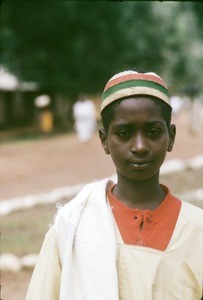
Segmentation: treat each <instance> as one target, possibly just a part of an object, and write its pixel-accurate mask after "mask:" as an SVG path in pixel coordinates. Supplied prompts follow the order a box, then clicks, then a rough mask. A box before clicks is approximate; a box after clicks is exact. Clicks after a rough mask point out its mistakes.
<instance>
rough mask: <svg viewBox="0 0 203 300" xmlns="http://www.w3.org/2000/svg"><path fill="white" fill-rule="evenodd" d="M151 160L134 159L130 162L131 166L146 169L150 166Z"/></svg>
mask: <svg viewBox="0 0 203 300" xmlns="http://www.w3.org/2000/svg"><path fill="white" fill-rule="evenodd" d="M149 164H150V161H133V162H130V166H131V167H132V168H135V169H145V168H147V167H148V166H149Z"/></svg>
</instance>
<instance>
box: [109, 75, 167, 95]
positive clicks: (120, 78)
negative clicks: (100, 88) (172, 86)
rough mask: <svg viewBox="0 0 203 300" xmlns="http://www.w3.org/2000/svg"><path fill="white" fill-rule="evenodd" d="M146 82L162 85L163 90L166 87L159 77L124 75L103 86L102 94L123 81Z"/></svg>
mask: <svg viewBox="0 0 203 300" xmlns="http://www.w3.org/2000/svg"><path fill="white" fill-rule="evenodd" d="M133 79H134V80H139V79H141V80H148V81H154V82H156V83H159V84H161V85H163V86H164V87H165V88H167V87H166V85H165V83H164V81H163V80H162V79H160V78H159V77H156V76H154V75H149V74H148V75H147V74H140V73H139V74H126V75H122V76H120V77H117V78H115V79H112V80H111V79H110V80H109V82H107V84H106V86H105V89H104V92H105V91H106V90H107V89H108V88H110V87H111V86H114V85H116V84H118V83H121V82H124V81H128V80H133Z"/></svg>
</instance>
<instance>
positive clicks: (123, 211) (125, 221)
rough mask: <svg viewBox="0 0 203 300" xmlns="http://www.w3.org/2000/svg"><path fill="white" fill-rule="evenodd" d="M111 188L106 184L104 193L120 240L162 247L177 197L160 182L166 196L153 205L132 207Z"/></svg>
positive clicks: (167, 239) (174, 217) (174, 218)
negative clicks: (122, 200) (143, 208)
mask: <svg viewBox="0 0 203 300" xmlns="http://www.w3.org/2000/svg"><path fill="white" fill-rule="evenodd" d="M113 188H114V186H110V187H109V189H108V191H107V195H108V199H109V202H110V206H111V207H112V212H113V215H114V218H115V220H116V223H117V226H118V228H119V231H120V234H121V236H122V239H123V241H124V243H125V244H131V245H139V246H145V247H150V248H154V249H157V250H161V251H164V250H165V249H166V248H167V246H168V244H169V242H170V239H171V236H172V234H173V231H174V228H175V225H176V222H177V219H178V216H179V212H180V208H181V201H180V200H179V199H177V198H176V197H174V196H172V195H171V193H170V191H169V189H168V188H167V187H165V186H163V185H162V188H163V189H164V190H165V192H166V197H165V199H164V200H163V201H162V203H161V204H160V205H159V206H158V207H157V208H156V209H154V210H140V209H133V208H130V207H128V206H127V205H125V204H123V203H122V202H121V201H119V200H118V199H117V198H116V197H115V196H114V195H113V194H112V190H113Z"/></svg>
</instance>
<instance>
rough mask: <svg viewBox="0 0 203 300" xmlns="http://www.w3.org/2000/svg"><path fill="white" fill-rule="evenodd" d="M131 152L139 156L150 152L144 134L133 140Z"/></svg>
mask: <svg viewBox="0 0 203 300" xmlns="http://www.w3.org/2000/svg"><path fill="white" fill-rule="evenodd" d="M131 151H132V152H134V153H137V154H144V153H146V152H148V151H149V147H148V143H147V140H146V138H145V137H144V136H143V135H142V134H137V135H136V136H135V137H134V138H133V141H132V145H131Z"/></svg>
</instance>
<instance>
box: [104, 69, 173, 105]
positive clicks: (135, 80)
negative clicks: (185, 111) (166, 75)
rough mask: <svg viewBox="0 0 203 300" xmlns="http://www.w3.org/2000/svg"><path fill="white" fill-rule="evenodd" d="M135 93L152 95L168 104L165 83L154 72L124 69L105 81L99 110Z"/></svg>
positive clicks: (168, 99)
mask: <svg viewBox="0 0 203 300" xmlns="http://www.w3.org/2000/svg"><path fill="white" fill-rule="evenodd" d="M136 95H146V96H153V97H156V98H158V99H160V100H162V101H164V102H165V103H167V104H168V105H170V98H169V93H168V89H167V87H166V84H165V82H164V81H163V79H162V78H161V77H159V76H158V75H157V74H156V73H153V72H149V73H138V72H136V71H124V72H121V73H118V74H116V75H114V76H113V77H111V78H110V80H109V81H108V82H107V84H106V86H105V88H104V91H103V93H102V104H101V111H102V110H103V109H104V108H105V107H106V106H108V105H109V104H110V103H112V102H114V101H116V100H119V99H122V98H125V97H130V96H136ZM170 106H171V105H170Z"/></svg>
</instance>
